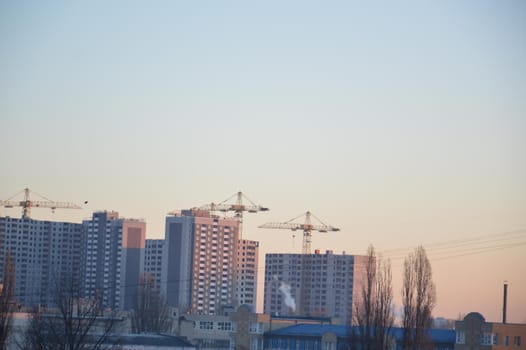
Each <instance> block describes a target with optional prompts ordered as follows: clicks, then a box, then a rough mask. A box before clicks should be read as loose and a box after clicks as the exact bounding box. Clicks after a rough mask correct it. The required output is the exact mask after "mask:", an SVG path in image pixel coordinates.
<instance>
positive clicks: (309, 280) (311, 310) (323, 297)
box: [264, 251, 367, 322]
mask: <svg viewBox="0 0 526 350" xmlns="http://www.w3.org/2000/svg"><path fill="white" fill-rule="evenodd" d="M366 259H367V257H366V256H356V255H345V254H343V255H335V254H333V253H332V251H327V252H326V253H325V254H320V253H319V251H316V253H315V254H307V255H303V254H266V256H265V288H264V291H265V298H264V312H265V313H269V314H271V315H283V316H287V315H298V316H316V317H333V318H337V319H339V320H340V321H341V322H349V321H350V320H352V310H353V308H354V305H355V304H354V303H356V302H357V301H358V298H359V293H360V290H361V286H362V285H363V281H364V278H365V263H366V261H367V260H366Z"/></svg>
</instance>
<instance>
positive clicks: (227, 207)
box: [199, 191, 269, 239]
mask: <svg viewBox="0 0 526 350" xmlns="http://www.w3.org/2000/svg"><path fill="white" fill-rule="evenodd" d="M234 197H236V201H235V202H234V203H227V202H229V201H231V200H232V199H233V198H234ZM243 198H245V199H246V200H247V201H248V202H249V203H250V204H248V205H245V204H243ZM199 209H201V210H208V211H211V212H214V211H220V212H224V213H226V212H234V217H235V218H236V220H237V221H238V222H239V239H241V237H242V232H243V213H244V212H245V211H246V212H249V213H257V212H260V211H268V210H269V209H268V208H266V207H262V206H261V205H258V204H255V203H254V202H252V201H251V200H250V199H249V198H248V197H247V196H246V195H245V194H244V193H243V192H241V191H239V192H237V193H234V194H233V195H232V196H230V197H228V198H227V199H225V200H224V201H222V202H220V203H217V204H216V203H211V204H207V205H203V206H201V207H199Z"/></svg>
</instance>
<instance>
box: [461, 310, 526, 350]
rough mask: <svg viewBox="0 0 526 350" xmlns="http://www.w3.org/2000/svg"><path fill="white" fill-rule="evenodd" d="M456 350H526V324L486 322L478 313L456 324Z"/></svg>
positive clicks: (468, 315)
mask: <svg viewBox="0 0 526 350" xmlns="http://www.w3.org/2000/svg"><path fill="white" fill-rule="evenodd" d="M455 333H456V341H455V350H468V349H469V350H471V349H513V350H515V349H517V350H519V349H526V345H525V344H524V341H525V340H526V324H524V323H504V322H503V323H498V322H486V320H485V319H484V316H482V315H481V314H479V313H478V312H471V313H469V314H467V315H466V316H465V317H464V319H463V320H462V321H457V322H455Z"/></svg>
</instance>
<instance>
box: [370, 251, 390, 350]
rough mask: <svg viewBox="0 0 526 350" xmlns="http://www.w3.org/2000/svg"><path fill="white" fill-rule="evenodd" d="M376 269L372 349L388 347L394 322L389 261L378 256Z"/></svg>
mask: <svg viewBox="0 0 526 350" xmlns="http://www.w3.org/2000/svg"><path fill="white" fill-rule="evenodd" d="M376 269H377V270H376V284H375V285H376V290H375V303H374V312H373V325H374V329H375V333H374V337H373V349H388V348H389V343H388V340H389V339H388V336H389V334H390V333H391V328H392V327H393V323H394V315H393V276H392V272H391V262H390V261H389V260H384V259H382V258H381V257H380V258H378V259H377V266H376Z"/></svg>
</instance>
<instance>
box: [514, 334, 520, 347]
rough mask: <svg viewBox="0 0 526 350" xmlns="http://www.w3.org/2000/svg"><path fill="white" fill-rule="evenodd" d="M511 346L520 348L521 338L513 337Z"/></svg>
mask: <svg viewBox="0 0 526 350" xmlns="http://www.w3.org/2000/svg"><path fill="white" fill-rule="evenodd" d="M513 345H515V346H521V337H520V336H516V337H513Z"/></svg>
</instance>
